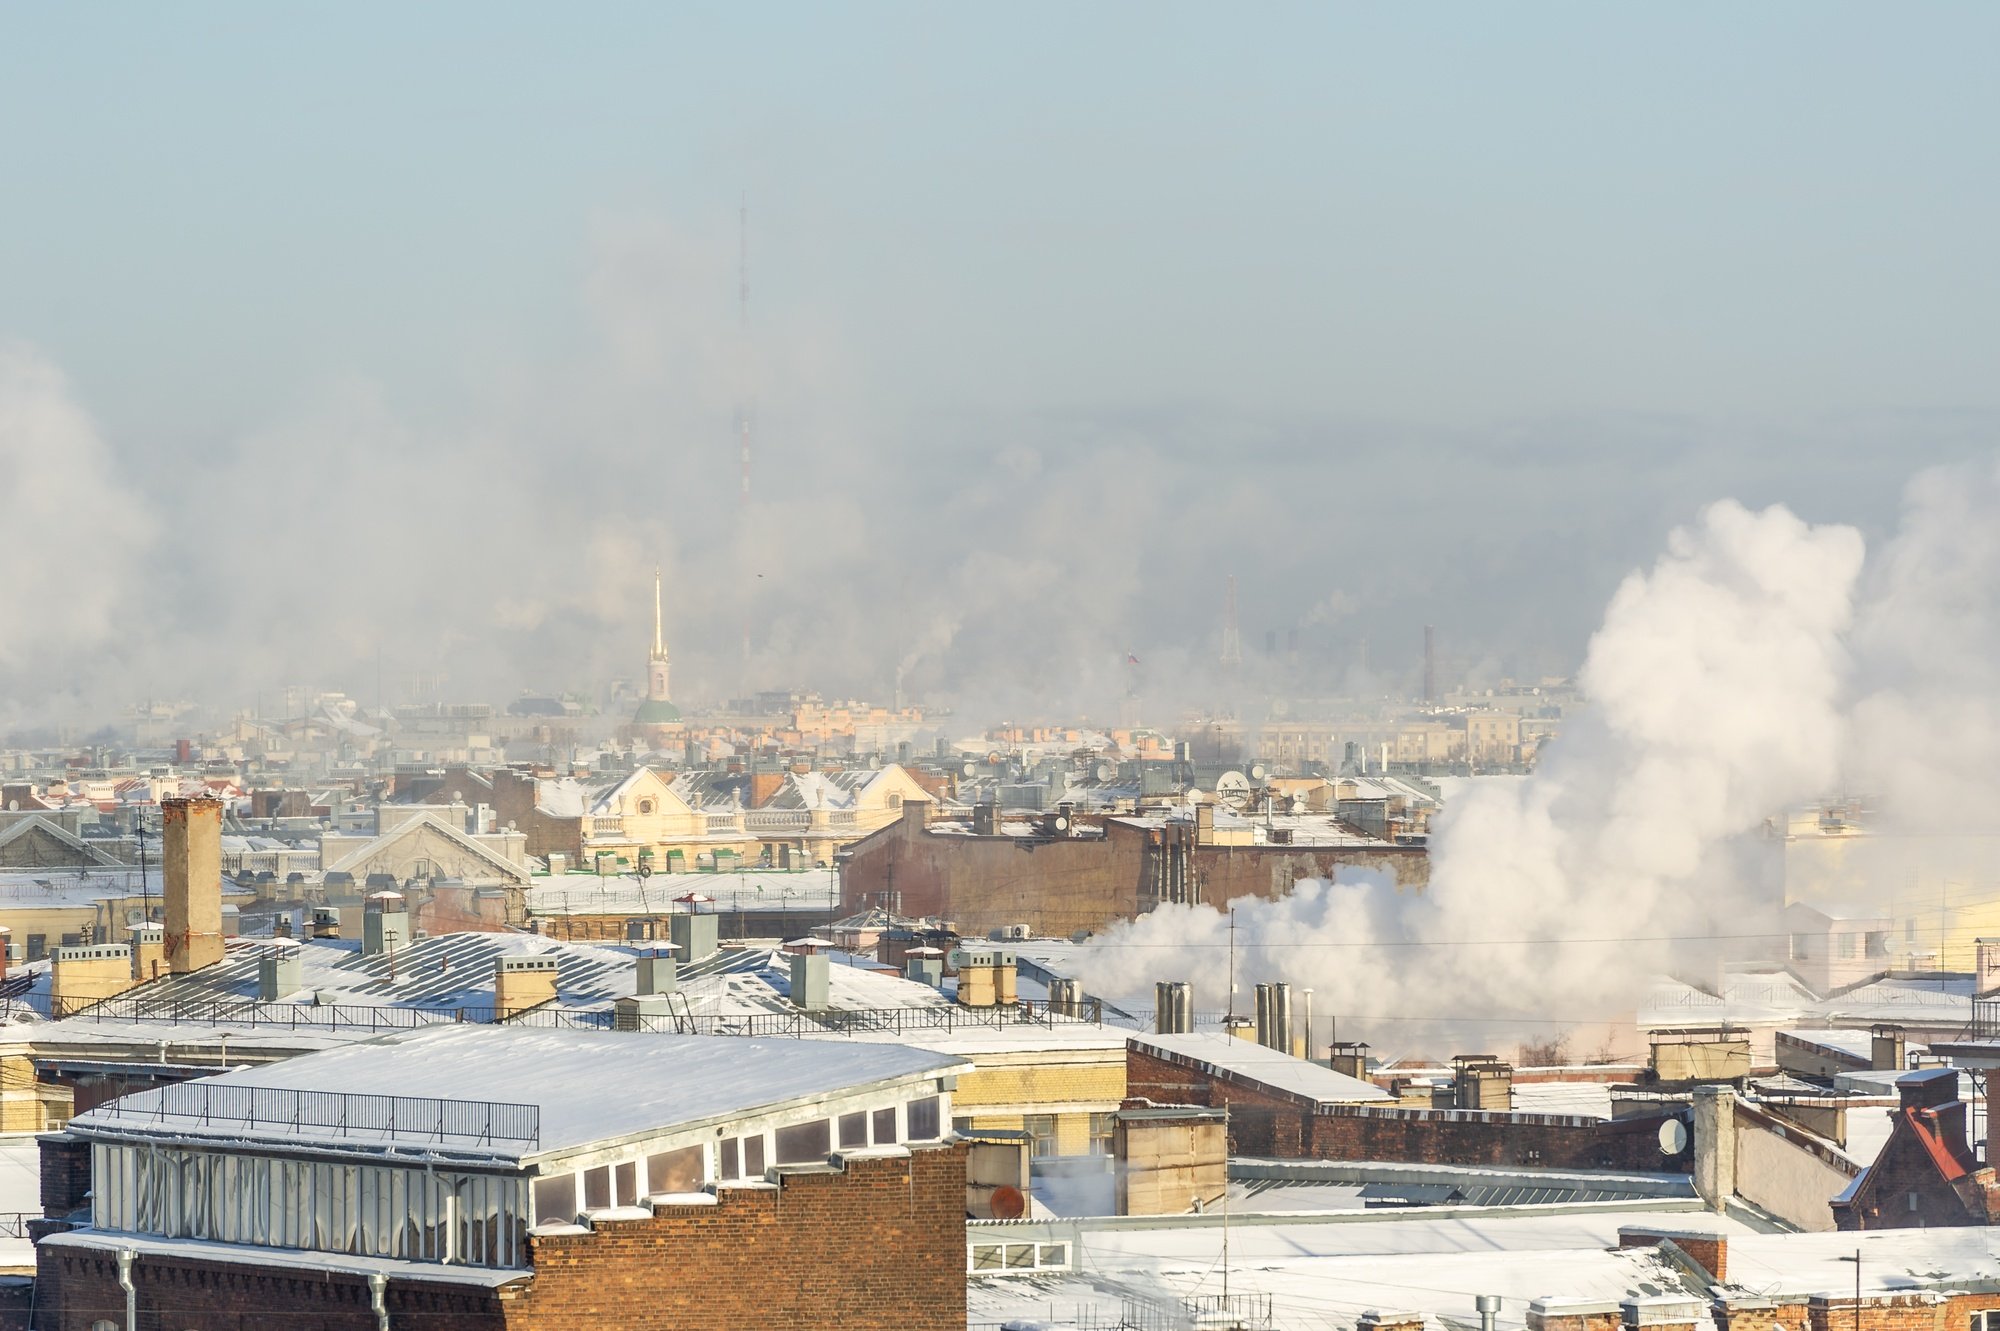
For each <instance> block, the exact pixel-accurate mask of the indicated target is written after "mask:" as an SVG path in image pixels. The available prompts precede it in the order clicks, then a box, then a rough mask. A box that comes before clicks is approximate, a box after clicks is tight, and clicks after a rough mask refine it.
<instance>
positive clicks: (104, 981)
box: [49, 943, 132, 1017]
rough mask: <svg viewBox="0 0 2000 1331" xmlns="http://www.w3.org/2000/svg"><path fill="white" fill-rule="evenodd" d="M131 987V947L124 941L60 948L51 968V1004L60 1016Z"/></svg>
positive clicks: (54, 1011)
mask: <svg viewBox="0 0 2000 1331" xmlns="http://www.w3.org/2000/svg"><path fill="white" fill-rule="evenodd" d="M131 987H132V949H131V948H129V947H127V946H126V945H125V944H123V943H99V944H96V945H95V946H91V947H59V948H57V949H56V950H55V955H54V957H53V959H52V960H51V962H50V968H49V1007H50V1010H51V1011H52V1012H53V1013H54V1014H55V1015H56V1016H58V1017H67V1016H69V1015H70V1014H71V1013H73V1012H81V1011H83V1009H85V1008H87V1007H89V1006H90V1005H91V1004H93V1003H98V1002H102V1001H103V1000H104V999H107V998H111V997H113V996H115V995H118V994H122V993H124V992H125V991H126V990H127V989H130V988H131Z"/></svg>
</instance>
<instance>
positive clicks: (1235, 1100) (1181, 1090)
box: [1125, 1036, 1691, 1173]
mask: <svg viewBox="0 0 2000 1331" xmlns="http://www.w3.org/2000/svg"><path fill="white" fill-rule="evenodd" d="M1190 1038H1191V1037H1187V1036H1162V1037H1150V1036H1139V1037H1135V1038H1134V1040H1133V1041H1132V1044H1131V1046H1130V1048H1129V1050H1128V1052H1127V1054H1126V1066H1125V1084H1126V1093H1127V1094H1128V1095H1132V1096H1138V1097H1143V1098H1145V1099H1148V1100H1152V1101H1155V1102H1158V1103H1166V1104H1195V1105H1205V1106H1208V1107H1211V1108H1221V1107H1223V1106H1227V1107H1228V1109H1229V1111H1230V1116H1229V1137H1230V1154H1232V1155H1239V1156H1258V1157H1264V1158H1269V1159H1280V1160H1299V1159H1303V1160H1371V1161H1381V1162H1384V1163H1390V1162H1394V1163H1403V1164H1438V1165H1468V1166H1472V1165H1492V1166H1502V1165H1505V1166H1521V1165H1527V1166H1539V1167H1542V1168H1547V1169H1615V1170H1625V1171H1632V1172H1640V1173H1685V1172H1687V1170H1688V1169H1689V1168H1690V1159H1691V1157H1690V1156H1689V1154H1688V1153H1687V1152H1686V1151H1683V1152H1682V1153H1680V1154H1678V1155H1667V1154H1665V1153H1663V1152H1662V1150H1661V1148H1660V1141H1661V1134H1660V1127H1661V1123H1662V1121H1663V1120H1664V1118H1665V1117H1667V1116H1666V1115H1649V1116H1646V1117H1641V1118H1631V1119H1599V1118H1587V1117H1582V1116H1576V1115H1568V1114H1527V1113H1514V1112H1512V1111H1505V1110H1473V1109H1412V1108H1407V1107H1404V1106H1401V1105H1395V1104H1390V1103H1386V1101H1387V1100H1388V1099H1389V1097H1388V1096H1386V1095H1383V1094H1381V1093H1380V1092H1377V1094H1376V1096H1375V1097H1367V1096H1363V1095H1360V1094H1353V1095H1350V1096H1348V1097H1347V1098H1346V1099H1345V1100H1341V1099H1336V1098H1330V1094H1331V1093H1330V1092H1328V1091H1326V1090H1323V1089H1314V1088H1312V1087H1308V1086H1306V1085H1305V1084H1304V1083H1303V1082H1302V1081H1300V1080H1299V1079H1298V1077H1296V1076H1294V1077H1285V1076H1281V1075H1279V1074H1276V1073H1274V1072H1271V1071H1267V1070H1265V1064H1264V1063H1263V1062H1257V1063H1249V1064H1241V1065H1238V1066H1230V1065H1229V1064H1231V1063H1235V1062H1236V1060H1230V1059H1224V1060H1218V1059H1215V1058H1212V1057H1211V1058H1203V1057H1197V1056H1194V1055H1192V1054H1190V1053H1188V1052H1187V1051H1186V1050H1185V1049H1182V1048H1180V1047H1178V1045H1177V1044H1176V1042H1186V1041H1188V1040H1189V1039H1190ZM1192 1038H1194V1039H1201V1038H1209V1039H1213V1040H1216V1041H1218V1042H1222V1041H1224V1037H1192ZM1235 1043H1238V1044H1242V1043H1244V1042H1242V1041H1237V1042H1235ZM1218 1047H1223V1046H1221V1045H1219V1046H1218ZM1249 1048H1250V1049H1253V1050H1254V1049H1256V1048H1257V1047H1256V1046H1249ZM1259 1053H1260V1055H1261V1056H1263V1058H1265V1059H1270V1058H1276V1059H1278V1060H1280V1061H1281V1062H1282V1063H1288V1064H1291V1065H1294V1066H1295V1067H1296V1068H1299V1069H1310V1070H1311V1071H1313V1072H1315V1073H1318V1074H1321V1079H1322V1080H1325V1079H1329V1078H1334V1077H1337V1076H1338V1074H1334V1073H1331V1072H1329V1071H1328V1070H1327V1069H1324V1068H1320V1067H1317V1066H1316V1065H1313V1064H1308V1063H1306V1062H1305V1061H1304V1060H1302V1059H1293V1058H1285V1057H1284V1056H1282V1055H1272V1054H1271V1051H1259ZM1339 1080H1340V1081H1342V1082H1353V1085H1354V1086H1356V1087H1361V1086H1364V1085H1365V1083H1361V1082H1354V1081H1353V1079H1352V1078H1339ZM1367 1089H1369V1090H1375V1088H1373V1087H1368V1088H1367ZM1370 1099H1374V1100H1376V1101H1377V1102H1375V1103H1370V1102H1369V1101H1370Z"/></svg>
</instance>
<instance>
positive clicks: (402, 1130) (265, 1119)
mask: <svg viewBox="0 0 2000 1331" xmlns="http://www.w3.org/2000/svg"><path fill="white" fill-rule="evenodd" d="M90 1115H91V1117H92V1118H111V1119H118V1120H122V1121H136V1122H147V1123H162V1124H164V1123H172V1122H183V1123H199V1124H202V1125H204V1126H207V1127H234V1128H245V1129H248V1128H284V1129H286V1130H288V1131H291V1132H299V1131H305V1130H323V1131H331V1132H333V1133H334V1134H335V1135H337V1136H343V1137H344V1136H349V1135H355V1136H364V1137H388V1138H391V1139H408V1140H419V1141H435V1142H466V1143H476V1144H480V1145H491V1144H493V1143H496V1142H509V1143H516V1144H519V1145H523V1146H526V1147H528V1148H529V1149H533V1148H535V1147H538V1146H540V1145H541V1142H542V1108H541V1106H540V1105H530V1104H509V1103H506V1102H503V1101H494V1100H437V1099H431V1098H429V1097H425V1096H414V1095H365V1094H360V1093H356V1092H349V1091H302V1090H290V1089H286V1088H284V1087H277V1086H237V1085H231V1084H229V1083H227V1082H215V1081H209V1080H199V1081H184V1082H177V1083H175V1084H173V1085H171V1086H162V1087H159V1088H157V1089H155V1090H151V1091H141V1092H139V1093H138V1094H136V1095H128V1096H123V1097H121V1098H119V1099H117V1100H112V1101H108V1102H107V1103H105V1104H102V1105H99V1106H98V1107H97V1108H96V1109H93V1110H91V1111H90Z"/></svg>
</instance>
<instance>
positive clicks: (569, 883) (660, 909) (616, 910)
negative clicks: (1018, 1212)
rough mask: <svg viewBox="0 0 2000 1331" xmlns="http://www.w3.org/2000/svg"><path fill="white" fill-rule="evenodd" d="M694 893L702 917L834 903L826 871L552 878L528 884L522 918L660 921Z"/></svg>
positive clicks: (830, 873)
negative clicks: (701, 905) (603, 917)
mask: <svg viewBox="0 0 2000 1331" xmlns="http://www.w3.org/2000/svg"><path fill="white" fill-rule="evenodd" d="M690 891H697V892H699V893H701V895H703V896H705V897H708V898H710V900H711V901H712V902H713V904H712V905H704V908H703V913H704V914H731V913H734V912H737V911H777V910H796V909H800V908H804V907H819V906H825V907H826V908H827V909H828V910H832V909H833V908H834V907H835V906H836V905H837V904H838V903H839V900H840V879H839V875H838V874H837V873H836V872H835V871H834V870H832V869H798V870H766V871H759V870H754V869H750V870H742V871H739V872H733V873H703V874H655V875H654V876H653V877H651V878H640V877H638V876H637V875H636V874H618V875H615V876H613V875H609V874H605V875H599V874H586V873H567V874H553V875H549V876H547V877H541V878H535V879H532V880H530V883H529V886H528V894H527V907H528V915H529V917H530V918H532V917H534V916H538V915H544V916H547V915H625V916H632V915H664V914H667V913H669V912H671V911H675V910H681V909H685V907H678V906H676V905H675V904H674V902H675V901H676V899H678V898H680V897H683V896H686V895H687V894H688V893H689V892H690Z"/></svg>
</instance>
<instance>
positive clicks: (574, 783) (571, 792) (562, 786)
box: [535, 776, 590, 818]
mask: <svg viewBox="0 0 2000 1331" xmlns="http://www.w3.org/2000/svg"><path fill="white" fill-rule="evenodd" d="M589 795H590V792H589V791H587V790H585V789H584V785H583V783H582V782H581V781H578V780H577V779H576V778H575V777H569V776H562V777H555V778H553V779H548V778H544V779H542V780H539V781H537V782H535V807H536V808H537V809H540V810H541V811H542V812H543V813H546V814H548V815H549V816H550V817H552V818H580V817H582V816H583V812H584V808H585V806H586V804H587V803H588V800H589Z"/></svg>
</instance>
